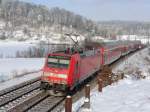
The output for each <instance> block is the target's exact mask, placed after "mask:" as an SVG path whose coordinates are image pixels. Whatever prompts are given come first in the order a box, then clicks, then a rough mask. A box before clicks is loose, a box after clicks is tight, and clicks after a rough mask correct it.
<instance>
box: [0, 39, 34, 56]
mask: <svg viewBox="0 0 150 112" xmlns="http://www.w3.org/2000/svg"><path fill="white" fill-rule="evenodd" d="M33 46H35V44H30V43H27V42H17V41H0V55H1V57H3V58H7V57H15V56H16V52H17V51H24V50H27V49H28V48H29V47H33Z"/></svg>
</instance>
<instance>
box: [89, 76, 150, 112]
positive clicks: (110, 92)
mask: <svg viewBox="0 0 150 112" xmlns="http://www.w3.org/2000/svg"><path fill="white" fill-rule="evenodd" d="M149 85H150V80H138V81H133V80H129V79H126V80H123V81H120V82H119V84H117V85H115V86H108V87H106V88H104V89H103V92H102V93H98V92H97V91H95V92H94V93H93V94H92V97H91V109H92V112H99V111H102V112H149V110H150V106H149V103H150V86H149Z"/></svg>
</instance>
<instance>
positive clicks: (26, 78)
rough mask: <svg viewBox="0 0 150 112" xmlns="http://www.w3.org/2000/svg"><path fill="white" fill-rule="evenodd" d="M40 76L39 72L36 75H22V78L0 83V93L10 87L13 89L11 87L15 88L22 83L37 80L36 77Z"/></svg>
mask: <svg viewBox="0 0 150 112" xmlns="http://www.w3.org/2000/svg"><path fill="white" fill-rule="evenodd" d="M41 74H42V73H41V71H40V72H37V73H31V74H28V75H24V76H22V77H17V78H13V79H11V80H8V81H5V82H3V83H0V91H1V90H5V89H7V88H10V87H13V86H16V85H19V84H21V83H23V82H26V81H29V80H32V79H35V78H38V77H40V76H41Z"/></svg>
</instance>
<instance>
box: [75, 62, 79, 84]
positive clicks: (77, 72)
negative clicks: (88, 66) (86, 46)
mask: <svg viewBox="0 0 150 112" xmlns="http://www.w3.org/2000/svg"><path fill="white" fill-rule="evenodd" d="M78 82H79V62H78V61H77V62H76V64H75V69H74V84H75V85H76V84H77V83H78Z"/></svg>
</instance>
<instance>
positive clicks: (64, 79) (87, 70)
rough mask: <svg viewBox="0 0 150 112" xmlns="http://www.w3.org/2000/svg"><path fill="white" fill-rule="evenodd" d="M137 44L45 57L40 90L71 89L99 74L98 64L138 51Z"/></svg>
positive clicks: (122, 44)
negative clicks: (96, 73)
mask: <svg viewBox="0 0 150 112" xmlns="http://www.w3.org/2000/svg"><path fill="white" fill-rule="evenodd" d="M140 45H141V44H140V43H137V42H112V43H107V44H105V45H102V46H100V45H94V46H90V47H89V46H88V47H85V48H84V49H82V50H78V51H77V50H71V49H68V50H67V51H64V52H55V53H51V54H48V56H47V58H46V61H45V65H44V67H43V75H42V77H41V88H42V89H46V90H47V89H51V90H55V91H68V90H69V91H70V90H73V89H74V88H75V87H76V86H77V85H78V84H80V83H82V82H83V81H84V80H86V79H87V78H88V77H90V76H91V75H92V74H93V73H95V72H96V71H98V70H99V69H100V67H101V65H106V64H110V63H112V62H114V61H115V60H117V59H118V58H120V57H121V56H122V55H125V54H127V53H129V52H130V51H133V50H136V49H138V48H139V46H140Z"/></svg>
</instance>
